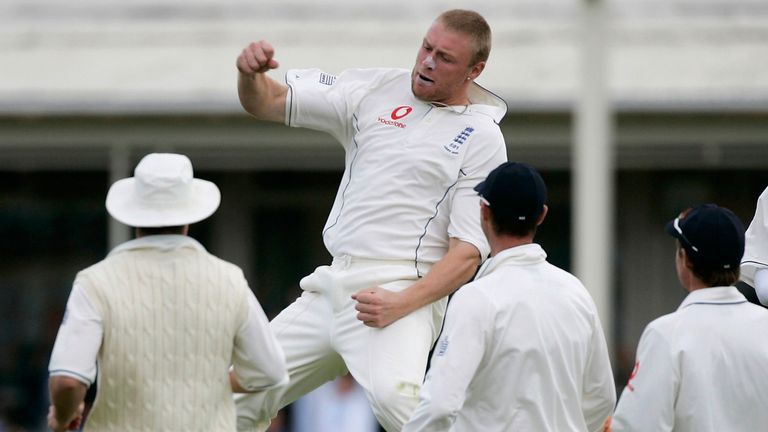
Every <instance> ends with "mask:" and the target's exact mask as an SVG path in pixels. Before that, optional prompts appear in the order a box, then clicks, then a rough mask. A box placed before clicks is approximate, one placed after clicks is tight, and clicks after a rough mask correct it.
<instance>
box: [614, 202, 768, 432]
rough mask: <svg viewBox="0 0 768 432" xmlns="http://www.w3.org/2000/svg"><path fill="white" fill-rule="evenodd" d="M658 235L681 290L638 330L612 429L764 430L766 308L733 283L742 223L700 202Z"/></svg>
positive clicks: (741, 249) (767, 373) (767, 347)
mask: <svg viewBox="0 0 768 432" xmlns="http://www.w3.org/2000/svg"><path fill="white" fill-rule="evenodd" d="M666 229H667V232H668V233H669V234H671V235H672V236H673V237H675V238H676V239H677V252H676V254H675V267H676V269H677V277H678V280H679V281H680V284H681V285H682V287H683V288H684V289H685V291H687V292H688V293H689V294H688V295H687V296H686V297H685V300H683V303H682V304H681V305H680V307H679V308H678V309H677V311H675V312H673V313H671V314H669V315H665V316H663V317H661V318H658V319H656V320H654V321H652V322H651V323H650V324H648V326H647V327H646V328H645V331H644V332H643V335H642V336H641V338H640V343H639V345H638V347H637V358H636V362H635V368H634V371H633V372H632V375H631V377H630V379H629V382H628V383H627V385H626V387H625V388H624V392H623V393H622V394H621V398H620V400H619V404H618V406H617V407H616V413H615V414H614V417H613V422H612V428H613V431H615V432H617V431H638V432H645V431H682V432H722V431H758V430H766V425H768V410H766V409H765V407H767V406H768V385H766V384H768V338H766V337H765V335H766V334H768V310H765V309H764V308H762V307H760V306H756V305H754V304H752V303H749V302H747V299H746V298H744V296H743V295H742V294H741V293H739V291H738V290H737V289H736V288H735V287H733V286H732V285H733V284H734V283H735V282H736V281H737V280H738V279H739V262H740V261H741V257H742V254H743V253H744V226H743V225H742V223H741V221H740V220H739V219H738V218H737V217H736V215H734V214H733V213H732V212H731V211H730V210H728V209H725V208H723V207H718V206H716V205H714V204H705V205H701V206H698V207H696V208H694V209H692V210H688V211H685V212H683V213H682V214H680V216H679V217H677V218H675V219H673V220H672V221H670V222H669V223H668V224H667V228H666Z"/></svg>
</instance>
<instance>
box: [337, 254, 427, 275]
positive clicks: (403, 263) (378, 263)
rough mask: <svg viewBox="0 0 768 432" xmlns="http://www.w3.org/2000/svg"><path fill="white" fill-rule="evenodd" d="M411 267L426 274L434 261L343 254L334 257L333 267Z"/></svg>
mask: <svg viewBox="0 0 768 432" xmlns="http://www.w3.org/2000/svg"><path fill="white" fill-rule="evenodd" d="M389 266H394V267H409V268H416V269H418V271H419V276H424V275H425V274H426V273H427V272H429V270H430V269H431V268H432V263H426V262H418V261H414V260H393V259H373V258H360V257H353V256H351V255H341V256H338V257H334V258H333V261H332V262H331V267H332V268H334V269H340V270H346V269H350V268H356V267H357V268H359V267H389Z"/></svg>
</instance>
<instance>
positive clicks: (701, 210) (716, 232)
mask: <svg viewBox="0 0 768 432" xmlns="http://www.w3.org/2000/svg"><path fill="white" fill-rule="evenodd" d="M667 232H668V233H669V234H671V235H672V236H673V237H675V238H677V239H678V240H680V244H681V245H682V246H683V247H684V248H685V250H686V251H687V252H688V256H689V257H690V258H691V261H692V262H693V263H694V264H696V265H698V266H702V267H704V268H707V269H712V270H728V269H733V268H737V267H738V266H739V264H740V263H741V257H742V256H743V255H744V224H742V223H741V220H739V218H738V217H737V216H736V215H735V214H733V212H732V211H730V210H728V209H727V208H725V207H718V206H717V205H715V204H702V205H700V206H698V207H694V208H693V209H691V210H690V211H689V212H688V213H687V214H684V215H682V216H680V217H677V218H675V219H673V220H671V221H669V223H667Z"/></svg>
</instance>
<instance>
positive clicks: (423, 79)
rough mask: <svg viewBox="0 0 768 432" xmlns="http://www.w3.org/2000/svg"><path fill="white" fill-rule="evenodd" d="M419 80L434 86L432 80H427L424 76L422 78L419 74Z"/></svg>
mask: <svg viewBox="0 0 768 432" xmlns="http://www.w3.org/2000/svg"><path fill="white" fill-rule="evenodd" d="M419 79H420V80H422V81H424V82H427V83H429V84H434V83H435V82H434V81H433V80H431V79H429V78H428V77H426V76H424V75H422V74H419Z"/></svg>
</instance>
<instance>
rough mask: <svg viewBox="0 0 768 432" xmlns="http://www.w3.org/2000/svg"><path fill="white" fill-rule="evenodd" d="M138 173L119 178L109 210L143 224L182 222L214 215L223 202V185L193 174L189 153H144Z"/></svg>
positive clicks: (109, 197) (121, 218)
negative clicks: (220, 186)
mask: <svg viewBox="0 0 768 432" xmlns="http://www.w3.org/2000/svg"><path fill="white" fill-rule="evenodd" d="M133 175H134V176H133V177H129V178H125V179H122V180H118V181H116V182H115V183H114V184H113V185H112V187H110V188H109V192H108V193H107V201H106V205H107V211H108V212H109V214H110V215H112V217H113V218H115V219H117V220H118V221H120V222H122V223H124V224H126V225H129V226H132V227H139V228H160V227H170V226H182V225H188V224H192V223H195V222H199V221H201V220H203V219H206V218H207V217H209V216H210V215H212V214H213V213H214V212H215V211H216V209H217V208H218V207H219V203H220V202H221V192H220V191H219V188H218V187H217V186H216V185H215V184H213V183H211V182H209V181H206V180H201V179H196V178H194V176H193V171H192V162H191V161H190V160H189V158H188V157H186V156H184V155H180V154H173V153H152V154H148V155H146V156H144V158H142V159H141V161H140V162H139V164H138V165H137V166H136V169H135V170H134V174H133Z"/></svg>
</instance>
